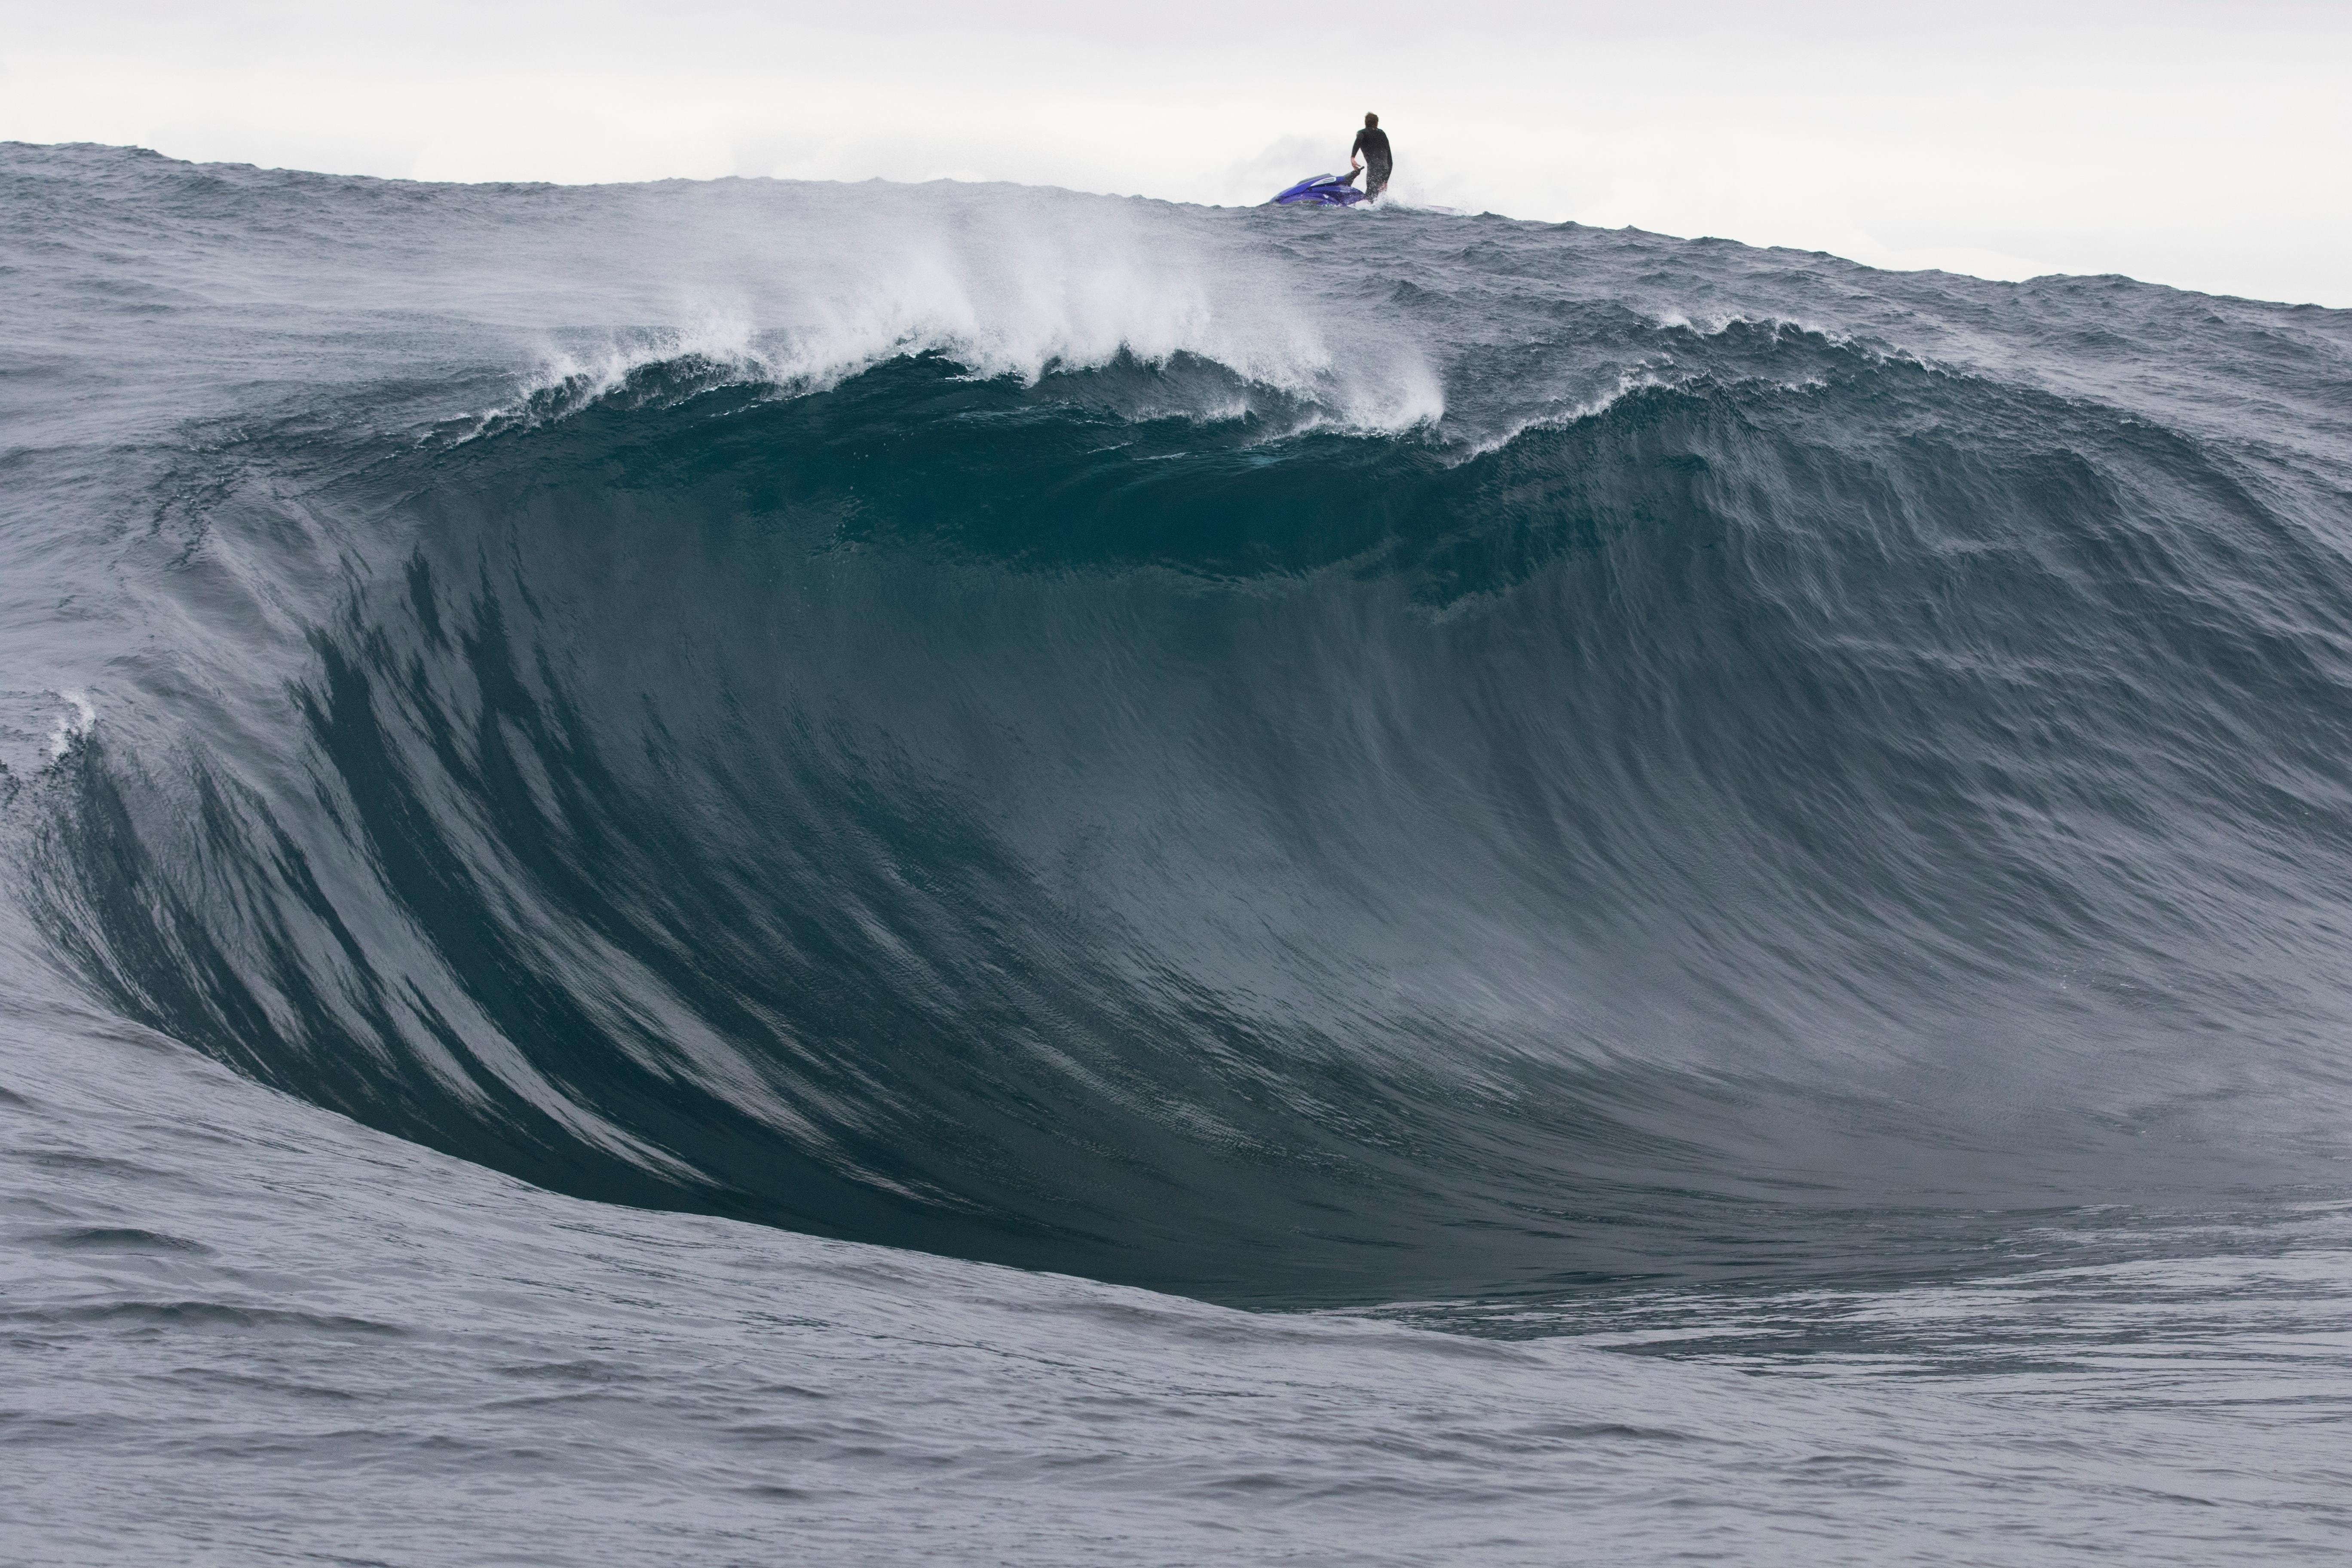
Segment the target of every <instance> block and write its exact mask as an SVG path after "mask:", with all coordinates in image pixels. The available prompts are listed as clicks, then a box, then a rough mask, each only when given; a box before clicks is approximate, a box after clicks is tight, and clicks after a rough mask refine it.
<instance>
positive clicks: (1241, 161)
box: [0, 0, 2352, 306]
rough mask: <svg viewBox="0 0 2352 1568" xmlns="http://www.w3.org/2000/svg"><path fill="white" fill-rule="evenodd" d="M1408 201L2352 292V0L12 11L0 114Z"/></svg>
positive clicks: (1974, 260)
mask: <svg viewBox="0 0 2352 1568" xmlns="http://www.w3.org/2000/svg"><path fill="white" fill-rule="evenodd" d="M1367 109H1372V110H1379V111H1380V114H1381V122H1382V124H1383V125H1384V126H1385V127H1386V128H1387V129H1388V130H1389V132H1391V136H1392V138H1393V140H1394V142H1395V145H1396V150H1397V160H1398V173H1397V185H1396V189H1397V192H1398V194H1399V195H1402V196H1403V197H1405V198H1406V199H1408V200H1413V201H1420V202H1428V203H1443V204H1445V205H1453V206H1458V207H1464V208H1466V209H1470V210H1474V211H1475V210H1482V209H1484V210H1493V211H1496V212H1502V213H1507V214H1510V215H1512V216H1519V217H1531V218H1574V219H1577V220H1578V221H1580V222H1584V223H1593V224H1606V225H1619V224H1629V223H1630V224H1634V225H1638V226H1641V227H1643V228H1648V229H1654V230H1657V231H1660V232H1664V233H1667V234H1682V235H1698V234H1715V235H1722V236H1726V237H1731V238H1735V239H1742V240H1748V241H1751V242H1754V243H1759V244H1782V245H1795V246H1801V247H1807V248H1814V249H1823V250H1829V251H1832V252H1835V253H1837V254H1839V255H1843V256H1848V257H1852V258H1855V259H1857V260H1861V261H1866V262H1870V263H1872V264H1874V265H1878V266H1893V267H1921V266H1943V267H1949V268H1955V269H1957V270H1962V271H1969V272H1976V273H1979V274H1981V275H1985V276H1990V277H2004V278H2007V277H2025V276H2029V275H2032V274H2033V273H2037V272H2051V271H2067V272H2125V273H2129V274H2131V275H2133V276H2135V277H2138V278H2143V279H2150V280H2152V281H2157V282H2164V283H2174V284H2179V285H2181V286H2183V287H2189V288H2198V289H2213V290H2217V291H2220V292H2225V293H2234V294H2243V295H2249V296H2252V297H2256V298H2263V299H2281V300H2294V301H2313V302H2318V303H2323V304H2330V305H2336V306H2352V0H2331V3H2327V4H2317V3H2313V0H2238V3H2236V4H2231V5H2201V4H2184V3H2180V0H2144V3H2141V4H2126V3H2122V0H2046V3H2042V4H2028V3H2021V0H1985V3H1982V4H1976V5H1937V6H1927V5H1920V6H1910V7H1906V6H1904V5H1900V4H1899V3H1895V0H1882V3H1879V4H1860V3H1853V0H1812V3H1809V4H1786V5H1774V4H1769V3H1758V4H1748V5H1738V4H1730V3H1727V0H1692V3H1688V4H1675V3H1672V0H1661V3H1656V4H1651V5H1632V4H1627V5H1591V4H1585V3H1583V0H1550V3H1548V4H1531V3H1528V0H1423V3H1422V4H1417V5H1403V4H1397V3H1394V0H1367V3H1365V4H1359V5H1344V6H1343V5H1326V4H1321V3H1319V0H1318V3H1309V4H1299V3H1285V0H1186V3H1183V4H1181V5H1173V6H1154V7H1143V6H1134V7H1129V8H1117V7H1112V6H1107V5H1100V4H1080V3H1077V0H960V3H950V0H864V3H859V4H847V3H837V4H833V5H814V4H807V3H805V0H784V3H782V4H778V3H774V0H769V3H764V4H753V3H751V0H672V3H670V4H664V5H651V4H642V3H623V0H567V3H561V4H558V3H551V0H411V3H406V4H402V3H397V0H395V3H392V4H384V5H376V6H373V7H371V8H368V9H367V10H365V11H364V12H362V10H360V9H359V8H356V7H352V6H349V5H325V4H317V3H310V4H296V3H293V0H212V3H210V4H199V5H188V4H185V3H184V0H182V3H175V4H155V3H149V0H80V3H79V4H73V5H68V4H65V3H62V0H0V138H5V139H14V140H19V141H28V142H59V141H90V142H130V143H136V144H139V145H142V146H148V147H152V148H155V149H157V150H159V151H161V152H164V153H171V154H173V156H175V157H182V158H194V159H201V160H226V161H234V162H246V163H262V164H277V165H287V166H293V167H300V168H307V169H319V170H326V171H331V172H335V173H345V174H382V175H394V176H414V177H417V178H424V179H436V180H482V179H541V180H558V181H593V180H639V179H653V178H660V177H665V176H687V177H695V178H708V177H712V176H718V175H725V174H775V175H782V176H787V177H792V178H801V179H863V178H866V177H868V176H872V175H880V176H883V177H885V178H888V179H894V180H924V179H933V178H938V177H941V176H947V177H951V178H956V179H1002V180H1017V181H1022V182H1024V183H1030V184H1059V185H1066V186H1070V187H1073V188H1076V189H1079V190H1092V191H1109V192H1118V193H1122V194H1139V195H1153V196H1163V197H1168V198H1171V199H1174V200H1181V201H1197V202H1225V203H1247V202H1255V201H1262V200H1264V199H1265V197H1266V196H1268V195H1272V194H1273V192H1274V191H1275V190H1276V189H1277V188H1278V187H1279V186H1281V185H1283V184H1287V183H1288V182H1290V181H1291V180H1294V179H1297V178H1298V177H1300V176H1302V175H1305V174H1317V173H1320V172H1322V171H1324V170H1326V169H1334V168H1339V167H1343V166H1344V164H1345V162H1346V158H1345V153H1346V149H1347V145H1348V139H1349V136H1350V135H1351V134H1352V132H1353V130H1354V128H1355V126H1356V125H1357V124H1359V123H1360V121H1361V119H1362V115H1363V111H1364V110H1367Z"/></svg>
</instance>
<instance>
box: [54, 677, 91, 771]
mask: <svg viewBox="0 0 2352 1568" xmlns="http://www.w3.org/2000/svg"><path fill="white" fill-rule="evenodd" d="M58 697H59V698H61V699H62V700H64V701H65V702H66V703H67V704H68V707H69V709H70V711H68V712H62V713H59V714H58V717H57V724H56V727H55V728H54V729H52V730H51V731H49V755H50V756H51V757H62V756H64V755H65V754H66V753H67V752H69V751H71V750H73V746H74V742H76V741H79V740H80V739H81V738H82V737H83V736H85V735H87V734H89V731H90V726H91V725H93V724H95V723H97V722H98V710H97V708H96V707H94V706H92V705H91V702H90V700H89V698H88V697H86V696H84V695H83V694H82V693H81V692H79V691H60V692H58Z"/></svg>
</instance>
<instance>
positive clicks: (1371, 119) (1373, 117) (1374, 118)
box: [1364, 114, 1381, 131]
mask: <svg viewBox="0 0 2352 1568" xmlns="http://www.w3.org/2000/svg"><path fill="white" fill-rule="evenodd" d="M1380 122H1381V117H1380V116H1379V115H1377V114H1367V115H1365V116H1364V129H1365V130H1367V131H1370V129H1371V128H1372V127H1374V126H1375V125H1378V124H1379V123H1380Z"/></svg>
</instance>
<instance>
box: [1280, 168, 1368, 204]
mask: <svg viewBox="0 0 2352 1568" xmlns="http://www.w3.org/2000/svg"><path fill="white" fill-rule="evenodd" d="M1356 174H1357V171H1355V170H1353V169H1350V170H1349V171H1348V173H1346V174H1316V175H1312V176H1310V177H1309V178H1307V179H1304V180H1301V181H1299V182H1298V183H1297V184H1295V185H1293V186H1291V187H1290V189H1288V190H1286V191H1285V192H1283V193H1282V194H1281V195H1278V196H1276V197H1275V198H1274V201H1273V204H1272V205H1275V206H1278V207H1351V206H1354V205H1356V204H1357V203H1358V202H1360V201H1363V200H1365V199H1366V197H1365V195H1364V193H1363V192H1361V191H1360V190H1358V189H1356Z"/></svg>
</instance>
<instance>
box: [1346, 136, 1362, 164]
mask: <svg viewBox="0 0 2352 1568" xmlns="http://www.w3.org/2000/svg"><path fill="white" fill-rule="evenodd" d="M1363 150H1364V133H1363V132H1360V131H1359V132H1356V139H1355V140H1354V141H1353V142H1349V143H1348V167H1349V168H1350V169H1360V168H1362V167H1363V166H1364V161H1363V160H1362V159H1361V158H1360V157H1358V156H1356V154H1357V153H1361V152H1362V151H1363Z"/></svg>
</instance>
